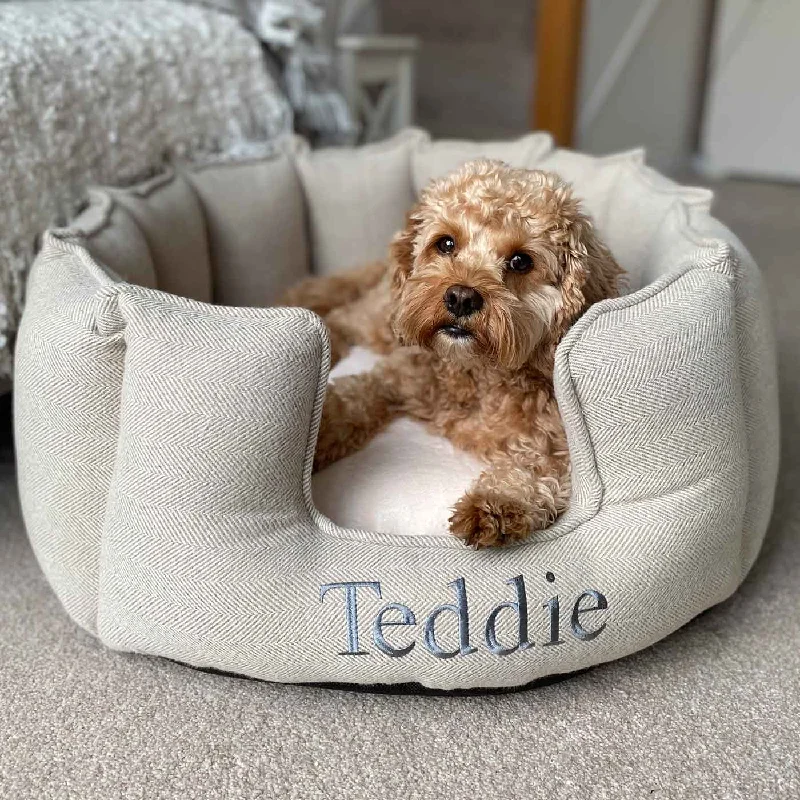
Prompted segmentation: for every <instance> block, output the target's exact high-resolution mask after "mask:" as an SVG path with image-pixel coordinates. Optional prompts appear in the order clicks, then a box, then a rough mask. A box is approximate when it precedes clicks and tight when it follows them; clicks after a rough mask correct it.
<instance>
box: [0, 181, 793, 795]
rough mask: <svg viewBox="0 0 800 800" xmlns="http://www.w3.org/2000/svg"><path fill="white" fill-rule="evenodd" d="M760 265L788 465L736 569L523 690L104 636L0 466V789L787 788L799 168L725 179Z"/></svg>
mask: <svg viewBox="0 0 800 800" xmlns="http://www.w3.org/2000/svg"><path fill="white" fill-rule="evenodd" d="M718 190H719V193H720V196H719V204H718V211H719V215H720V216H721V217H722V218H723V219H725V220H726V221H727V222H729V224H731V226H732V227H733V228H734V229H735V230H736V231H737V232H738V233H739V234H740V235H741V236H742V238H743V239H744V240H745V242H746V243H747V244H748V245H749V246H750V248H751V249H752V250H753V252H754V253H755V255H756V258H757V259H758V260H759V261H760V263H761V265H762V267H763V269H764V270H765V272H766V275H767V278H768V282H769V285H770V290H771V292H772V294H773V297H774V300H775V307H776V314H777V327H778V332H779V346H780V367H781V400H782V414H783V426H784V429H783V430H784V441H783V455H782V459H783V467H782V472H781V477H780V483H779V487H778V494H777V499H776V506H775V516H774V519H773V522H772V525H771V528H770V531H769V533H768V535H767V540H766V543H765V546H764V550H763V552H762V555H761V557H760V558H759V560H758V562H757V564H756V566H755V568H754V569H753V571H752V573H751V574H750V576H749V577H748V579H747V581H746V582H745V584H744V586H743V587H742V589H741V590H740V591H739V592H738V593H737V594H736V595H735V596H734V597H733V598H732V599H731V600H729V601H728V602H726V603H725V604H723V605H722V606H719V607H717V608H715V609H713V610H711V611H710V612H708V613H706V614H704V615H703V616H702V617H700V618H698V619H696V620H695V621H694V622H692V623H691V624H689V625H688V626H687V627H685V628H684V629H683V630H681V631H679V632H678V633H676V634H674V635H673V636H671V637H670V638H668V639H667V640H665V641H663V642H661V643H659V644H658V645H656V646H655V647H652V648H650V649H649V650H646V651H645V652H642V653H639V654H637V655H635V656H632V657H630V658H627V659H625V660H623V661H620V662H616V663H614V664H609V665H606V666H603V667H599V668H597V669H595V670H592V671H591V672H588V673H585V674H583V675H579V676H577V677H574V678H572V679H570V680H567V681H564V682H561V683H558V684H555V685H551V686H547V687H544V688H539V689H535V690H531V691H526V692H521V693H517V694H507V695H497V696H480V697H429V696H424V697H419V696H397V695H380V694H364V693H355V692H348V691H341V690H331V689H321V688H312V687H297V686H275V685H269V684H262V683H257V682H253V681H247V680H241V679H237V678H231V677H226V676H221V675H214V674H207V673H202V672H198V671H195V670H191V669H188V668H185V667H182V666H180V665H178V664H173V663H170V662H166V661H159V660H157V659H151V658H145V657H139V656H129V655H120V654H116V653H112V652H108V651H106V650H104V649H103V648H102V647H101V646H100V645H99V644H97V643H96V642H95V641H94V640H93V639H91V638H90V637H89V636H87V635H85V634H83V633H81V632H80V631H78V630H76V629H75V627H74V626H73V625H72V624H71V623H70V622H69V620H68V619H67V618H66V617H65V616H64V614H63V613H62V612H61V611H60V609H59V606H58V604H57V602H56V600H55V599H54V597H53V595H52V594H51V593H50V591H49V589H48V587H47V585H46V583H45V581H44V579H43V578H42V576H41V574H40V573H39V570H38V568H37V566H36V564H35V561H34V559H33V556H32V554H31V551H30V549H29V547H28V545H27V543H26V540H25V538H24V533H23V531H22V527H21V523H20V520H19V511H18V506H17V501H16V495H15V487H14V477H13V467H12V465H11V463H10V461H8V460H7V461H6V463H5V464H4V465H2V466H0V609H1V611H0V613H1V614H2V617H0V702H2V707H1V708H0V797H1V798H4V799H5V798H9V799H10V800H28V798H30V799H31V800H34V798H35V800H43V799H45V798H46V799H49V798H87V799H93V798H98V800H99V799H100V798H102V800H114V798H148V800H149V799H150V798H169V799H170V800H172V799H173V798H176V799H177V798H204V799H205V798H213V800H216V799H217V798H261V797H263V798H364V799H366V798H403V799H404V800H405V799H406V798H407V799H409V800H410V799H412V798H431V797H458V798H461V797H478V798H480V797H487V798H495V797H502V798H517V797H519V798H528V799H529V800H532V799H534V798H548V799H551V798H555V799H558V800H560V798H564V799H565V800H583V798H656V799H658V798H703V800H709V799H710V798H762V797H763V798H796V797H800V577H799V576H800V492H798V491H797V489H796V487H797V486H798V483H799V482H800V481H799V479H800V474H798V473H800V436H799V435H798V433H800V392H799V391H798V390H799V389H800V385H799V384H800V363H798V362H799V361H800V324H798V318H800V313H799V312H800V280H799V279H798V275H799V274H800V270H799V269H798V265H797V256H796V252H797V248H796V241H795V240H796V237H797V229H798V222H800V188H798V187H783V186H773V185H766V184H763V185H762V184H750V183H744V182H735V183H734V182H726V183H725V184H723V185H721V186H720V187H718Z"/></svg>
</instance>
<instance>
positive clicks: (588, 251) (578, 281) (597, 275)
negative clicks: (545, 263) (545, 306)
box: [559, 212, 623, 328]
mask: <svg viewBox="0 0 800 800" xmlns="http://www.w3.org/2000/svg"><path fill="white" fill-rule="evenodd" d="M570 216H571V219H570V221H569V223H568V226H567V240H566V244H565V246H564V251H563V253H564V254H563V261H564V263H563V267H564V278H563V280H562V282H561V294H562V301H563V304H562V308H561V311H560V315H559V316H560V320H559V321H560V322H561V323H562V326H563V327H564V328H566V327H568V326H569V325H571V324H572V323H573V322H574V321H575V320H576V319H577V318H578V317H579V316H580V315H581V314H582V313H583V312H584V311H585V310H586V309H587V308H588V307H589V306H590V305H591V304H592V303H596V302H597V301H598V300H603V299H604V298H606V297H617V295H618V294H619V279H620V276H621V275H622V273H623V270H622V268H621V267H620V266H619V264H617V262H616V260H615V259H614V256H612V255H611V251H610V250H609V249H608V247H606V245H605V244H604V243H603V242H602V241H601V240H600V238H599V237H598V235H597V232H596V231H595V228H594V225H593V224H592V221H591V220H590V219H589V218H588V217H587V216H585V215H584V214H582V213H580V212H576V213H574V214H572V215H570Z"/></svg>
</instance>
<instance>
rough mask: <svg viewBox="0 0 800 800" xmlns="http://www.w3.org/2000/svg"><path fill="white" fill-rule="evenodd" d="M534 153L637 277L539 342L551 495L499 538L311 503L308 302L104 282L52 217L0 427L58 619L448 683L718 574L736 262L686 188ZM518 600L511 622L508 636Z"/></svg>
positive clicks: (598, 638) (732, 455)
mask: <svg viewBox="0 0 800 800" xmlns="http://www.w3.org/2000/svg"><path fill="white" fill-rule="evenodd" d="M356 157H357V156H356ZM346 158H348V159H351V160H352V158H353V154H352V153H349V154H346ZM410 158H411V163H409V173H408V174H409V180H411V175H413V158H414V154H413V153H411V154H410ZM541 161H542V164H543V165H549V166H551V167H552V168H555V169H561V170H563V172H564V173H565V174H569V172H570V170H573V173H574V174H570V175H569V176H570V177H571V178H572V179H573V180H574V182H575V184H576V189H577V191H578V193H579V194H581V193H585V195H586V196H587V200H588V202H589V204H590V210H592V211H594V212H595V213H596V215H597V217H598V223H599V224H600V227H601V229H602V231H603V233H604V235H605V236H606V238H607V239H608V240H609V241H610V242H611V245H612V249H614V250H615V252H617V253H618V255H619V257H620V259H621V260H622V262H623V265H624V266H626V268H628V269H629V271H630V273H631V288H632V289H634V290H636V289H638V288H639V286H640V285H642V284H645V285H644V288H641V289H639V291H635V292H633V293H631V294H629V295H627V296H624V297H622V298H620V299H618V300H613V301H606V302H604V303H602V304H599V305H597V306H595V307H594V308H592V309H590V311H589V312H588V313H587V314H586V315H585V316H584V317H583V318H582V319H581V320H580V321H579V322H578V323H577V324H576V325H575V327H574V328H573V329H572V331H571V332H570V333H569V334H568V336H567V337H566V339H565V341H564V342H563V343H562V345H561V346H560V348H559V352H558V357H557V370H556V391H557V394H558V398H559V403H560V406H561V410H562V413H563V416H564V420H565V426H566V428H567V433H568V438H569V444H570V451H571V454H572V459H573V480H574V494H573V499H572V505H571V508H570V510H569V512H568V513H567V514H566V515H564V517H563V518H562V519H560V520H559V521H558V522H557V523H556V524H555V525H554V526H553V527H552V528H551V529H549V530H548V531H545V532H543V533H542V534H539V535H537V536H536V537H534V538H533V539H532V540H531V541H530V542H529V543H526V544H524V545H522V546H520V547H515V548H510V549H504V550H492V551H483V552H474V551H471V550H469V549H467V548H465V547H463V546H462V545H460V544H459V543H458V542H456V541H455V540H453V539H452V538H451V537H448V536H447V535H446V534H445V533H444V532H441V533H440V534H438V535H435V536H423V537H409V536H397V535H382V534H379V533H371V532H367V531H359V530H345V529H341V528H338V527H337V526H336V525H334V524H333V523H332V522H330V521H329V520H328V519H326V518H324V517H323V516H322V515H320V514H319V512H317V511H316V509H315V508H314V507H313V503H312V501H311V495H310V469H311V457H312V453H313V446H314V441H315V436H316V426H317V421H318V416H319V409H320V403H321V399H322V396H323V393H324V387H325V381H326V377H327V343H326V340H325V336H324V331H323V328H322V326H321V325H320V323H319V321H318V320H317V319H316V318H315V317H314V316H313V315H310V314H308V313H307V312H303V311H301V310H291V309H288V310H287V309H284V310H275V309H272V310H271V309H246V308H219V307H214V306H208V305H205V304H203V303H200V302H197V301H190V300H182V299H178V298H175V297H172V296H169V295H165V294H163V293H161V292H159V291H155V290H153V289H149V288H143V287H137V286H132V285H129V284H125V283H117V282H116V281H115V280H114V279H112V278H111V277H109V276H108V274H107V273H106V272H105V270H103V269H102V268H101V267H99V266H98V265H97V264H96V263H94V261H93V259H92V258H91V257H90V256H89V255H88V252H87V251H86V250H85V248H84V247H83V246H82V244H81V241H80V240H78V239H76V238H75V237H74V235H72V234H71V233H69V232H58V233H54V234H50V235H48V236H47V238H46V240H45V243H44V247H43V250H42V253H41V255H40V257H39V259H38V261H37V264H36V267H35V269H34V271H33V274H32V277H31V283H30V287H29V293H30V298H31V300H30V303H29V307H28V310H27V312H26V315H25V318H24V320H23V325H22V328H21V331H20V340H19V343H18V367H17V370H18V372H17V383H16V387H17V388H16V396H15V404H16V434H17V448H18V462H19V480H20V493H21V499H22V507H23V511H24V514H25V519H26V524H27V527H28V531H29V534H30V537H31V540H32V542H33V545H34V548H35V550H36V553H37V556H38V558H39V560H40V562H41V564H42V567H43V569H44V571H45V573H46V574H47V576H48V579H49V580H50V582H51V584H52V585H53V587H54V589H55V591H56V592H57V594H58V596H59V598H60V599H61V601H62V602H63V604H64V605H65V607H66V608H67V610H68V612H69V613H70V614H71V615H72V617H73V618H74V619H75V620H76V621H77V622H78V623H79V624H80V625H82V626H83V627H85V628H86V629H88V630H90V631H92V632H93V633H96V634H97V635H99V636H100V638H101V639H102V640H103V641H104V642H105V643H106V644H108V645H109V646H111V647H115V648H119V649H122V650H131V651H138V652H145V653H151V654H155V655H160V656H166V657H169V658H174V659H177V660H180V661H185V662H187V663H190V664H195V665H198V666H204V667H214V668H216V669H221V670H227V671H232V672H241V673H244V674H247V675H252V676H255V677H258V678H265V679H270V680H280V681H344V682H359V683H376V682H378V683H381V682H384V683H393V682H409V681H416V682H420V683H422V684H425V685H428V686H435V687H440V688H457V687H467V686H504V685H506V686H507V685H515V684H521V683H526V682H528V681H530V680H532V679H535V678H537V677H541V676H544V675H549V674H552V673H556V672H567V671H571V670H576V669H580V668H582V667H586V666H589V665H592V664H596V663H599V662H602V661H606V660H609V659H613V658H618V657H620V656H623V655H625V654H627V653H630V652H632V651H634V650H638V649H640V648H642V647H645V646H647V645H648V644H650V643H652V642H654V641H656V640H658V639H660V638H662V637H663V636H665V635H666V634H668V633H670V632H671V631H673V630H675V629H676V628H678V627H679V626H681V625H682V624H684V623H685V622H686V621H688V620H689V619H690V618H691V617H693V616H695V615H696V614H697V613H699V612H700V611H702V610H704V609H705V608H708V607H709V606H711V605H713V604H715V603H717V602H719V601H721V600H722V599H724V598H725V597H727V596H728V595H729V594H730V593H731V592H733V591H734V590H735V588H736V587H737V586H738V584H739V583H740V581H741V580H742V578H743V576H744V575H745V573H746V572H747V570H748V569H749V567H750V566H751V564H752V562H753V559H754V558H755V555H756V554H757V552H758V549H759V546H760V543H761V539H762V537H763V534H764V530H765V527H766V523H767V520H768V518H769V514H770V509H771V503H772V493H773V489H774V484H775V477H776V470H777V456H778V454H777V448H778V439H777V409H776V392H775V364H774V352H773V345H772V339H771V330H770V324H769V317H768V313H767V310H766V308H765V305H764V299H763V297H762V288H761V279H760V275H759V273H758V271H757V268H756V267H755V265H754V264H753V262H752V260H751V259H750V257H749V255H748V254H747V252H746V251H745V250H744V248H743V247H742V246H741V245H740V243H739V242H738V241H737V240H736V239H735V237H733V236H732V235H731V234H730V233H729V232H728V231H726V230H725V229H724V227H723V226H721V225H720V224H719V223H717V222H716V221H714V220H713V219H712V218H711V217H710V216H709V215H708V213H707V206H708V202H709V197H708V196H707V195H699V194H697V193H696V192H692V191H688V192H687V191H684V190H681V189H679V188H678V187H675V186H674V184H670V183H669V182H668V181H665V180H664V179H662V178H660V177H659V176H657V175H655V174H654V173H652V172H651V171H649V170H648V169H647V168H646V167H644V166H643V165H642V163H641V158H640V156H639V155H637V154H628V155H626V156H622V157H614V158H609V159H600V160H594V159H591V160H586V158H585V157H581V156H578V155H577V154H571V153H568V152H565V151H555V152H552V153H543V154H542V159H541ZM581 161H583V166H581ZM312 220H313V215H312ZM634 223H635V224H634ZM637 231H639V232H640V234H639V235H638V236H637V235H636V232H637ZM311 238H313V237H311ZM156 272H157V269H156ZM520 576H521V578H520ZM522 581H524V584H525V592H524V593H521V583H522ZM343 584H352V585H351V587H350V588H349V589H348V588H347V587H346V586H343ZM356 584H358V585H357V586H356ZM348 595H349V600H350V602H349V605H348V603H347V602H346V601H347V599H348ZM379 595H380V596H379ZM514 602H517V603H518V605H516V606H514V605H513V603H514ZM576 602H579V605H578V607H577V611H576V610H575V609H576ZM386 604H394V605H393V606H392V607H391V608H390V609H389V610H387V611H382V612H381V609H382V608H383V607H384V606H385V605H386ZM501 604H505V605H502V607H500V606H501ZM498 607H500V610H499V611H497V612H496V613H495V609H498ZM590 607H591V608H597V609H598V610H594V611H586V612H584V609H587V608H590ZM379 613H380V614H382V616H381V617H380V618H379V619H376V617H377V615H379ZM525 616H527V622H528V628H529V639H530V642H532V643H533V644H532V646H530V647H521V648H516V649H514V648H513V646H514V645H515V644H518V643H519V641H520V638H521V637H520V619H521V618H522V617H525ZM467 617H468V619H467ZM431 620H433V621H432V622H431ZM401 622H403V623H406V624H394V625H393V624H391V623H401ZM412 622H413V623H414V624H412ZM495 634H496V635H495ZM504 649H509V650H510V649H514V651H513V652H509V653H507V654H502V653H498V652H497V651H503V650H504Z"/></svg>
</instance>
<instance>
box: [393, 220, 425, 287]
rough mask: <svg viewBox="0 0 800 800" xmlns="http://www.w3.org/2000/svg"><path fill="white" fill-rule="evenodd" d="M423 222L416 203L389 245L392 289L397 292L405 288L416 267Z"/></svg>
mask: <svg viewBox="0 0 800 800" xmlns="http://www.w3.org/2000/svg"><path fill="white" fill-rule="evenodd" d="M421 224H422V217H421V216H420V207H419V205H416V206H414V207H413V208H412V209H411V211H409V212H408V214H407V215H406V224H405V227H404V228H403V230H401V231H399V232H398V233H396V234H395V235H394V238H393V239H392V242H391V244H390V245H389V263H390V268H391V272H392V289H394V290H395V291H396V292H397V291H400V289H402V288H403V284H404V283H405V282H406V278H408V276H409V275H410V274H411V270H412V269H413V267H414V243H415V241H416V238H417V234H418V233H419V228H420V225H421Z"/></svg>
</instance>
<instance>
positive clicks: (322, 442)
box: [314, 370, 400, 472]
mask: <svg viewBox="0 0 800 800" xmlns="http://www.w3.org/2000/svg"><path fill="white" fill-rule="evenodd" d="M399 413H400V407H399V405H398V404H397V402H396V398H395V395H394V391H393V389H392V385H391V384H390V383H387V382H386V381H385V380H384V378H383V377H382V376H381V375H380V373H379V372H378V371H376V370H373V371H371V372H362V373H360V374H358V375H346V376H344V377H342V378H338V379H337V380H335V381H333V383H331V384H329V385H328V392H327V394H326V395H325V404H324V405H323V407H322V420H321V421H320V428H319V436H318V437H317V450H316V454H315V456H314V471H315V472H318V471H319V470H321V469H324V468H325V467H327V466H328V465H329V464H332V463H333V462H334V461H338V460H339V459H340V458H344V457H345V456H348V455H350V454H351V453H354V452H355V451H356V450H360V449H361V448H362V447H363V446H364V445H365V444H366V443H367V442H368V441H369V440H370V439H372V437H373V436H375V434H377V433H378V432H379V431H381V430H382V429H383V428H384V427H386V425H388V424H389V422H391V420H392V419H394V418H395V417H396V416H397V415H398V414H399Z"/></svg>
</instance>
